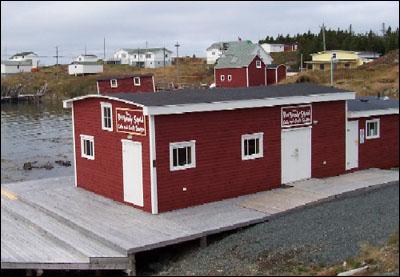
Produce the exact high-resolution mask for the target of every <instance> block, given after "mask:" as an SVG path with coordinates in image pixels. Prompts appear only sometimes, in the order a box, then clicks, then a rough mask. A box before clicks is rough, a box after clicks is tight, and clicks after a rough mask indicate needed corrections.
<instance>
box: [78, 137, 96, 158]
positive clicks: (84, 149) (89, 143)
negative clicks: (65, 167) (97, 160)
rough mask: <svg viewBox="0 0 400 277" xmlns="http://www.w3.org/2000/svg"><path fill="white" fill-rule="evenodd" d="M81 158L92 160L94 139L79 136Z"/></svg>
mask: <svg viewBox="0 0 400 277" xmlns="http://www.w3.org/2000/svg"><path fill="white" fill-rule="evenodd" d="M81 156H82V158H86V159H89V160H94V137H93V136H87V135H81Z"/></svg>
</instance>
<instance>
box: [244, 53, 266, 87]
mask: <svg viewBox="0 0 400 277" xmlns="http://www.w3.org/2000/svg"><path fill="white" fill-rule="evenodd" d="M256 61H261V68H257V67H256ZM248 68H249V86H250V87H255V86H265V64H264V63H263V62H262V60H261V58H260V57H258V56H257V57H255V58H254V60H253V61H252V62H251V63H250V64H249V67H248Z"/></svg>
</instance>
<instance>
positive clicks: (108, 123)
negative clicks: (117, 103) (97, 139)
mask: <svg viewBox="0 0 400 277" xmlns="http://www.w3.org/2000/svg"><path fill="white" fill-rule="evenodd" d="M100 106H101V128H102V129H103V130H106V131H112V130H113V126H112V105H111V104H110V103H106V102H100Z"/></svg>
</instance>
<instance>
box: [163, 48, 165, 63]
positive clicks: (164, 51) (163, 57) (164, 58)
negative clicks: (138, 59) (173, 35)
mask: <svg viewBox="0 0 400 277" xmlns="http://www.w3.org/2000/svg"><path fill="white" fill-rule="evenodd" d="M163 54H164V56H163V59H164V68H165V44H164V48H163Z"/></svg>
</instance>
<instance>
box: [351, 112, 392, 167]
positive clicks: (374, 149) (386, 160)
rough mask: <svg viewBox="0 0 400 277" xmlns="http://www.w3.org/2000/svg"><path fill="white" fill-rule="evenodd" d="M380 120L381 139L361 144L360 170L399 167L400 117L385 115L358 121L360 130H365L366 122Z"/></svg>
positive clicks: (365, 141) (367, 140)
mask: <svg viewBox="0 0 400 277" xmlns="http://www.w3.org/2000/svg"><path fill="white" fill-rule="evenodd" d="M375 118H380V137H379V138H376V139H366V138H365V139H364V143H362V144H359V148H358V150H359V152H358V155H359V161H358V162H359V169H366V168H392V167H398V166H399V115H383V116H377V117H370V118H360V119H359V120H358V127H359V129H364V130H365V134H366V126H365V121H366V120H369V119H375Z"/></svg>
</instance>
